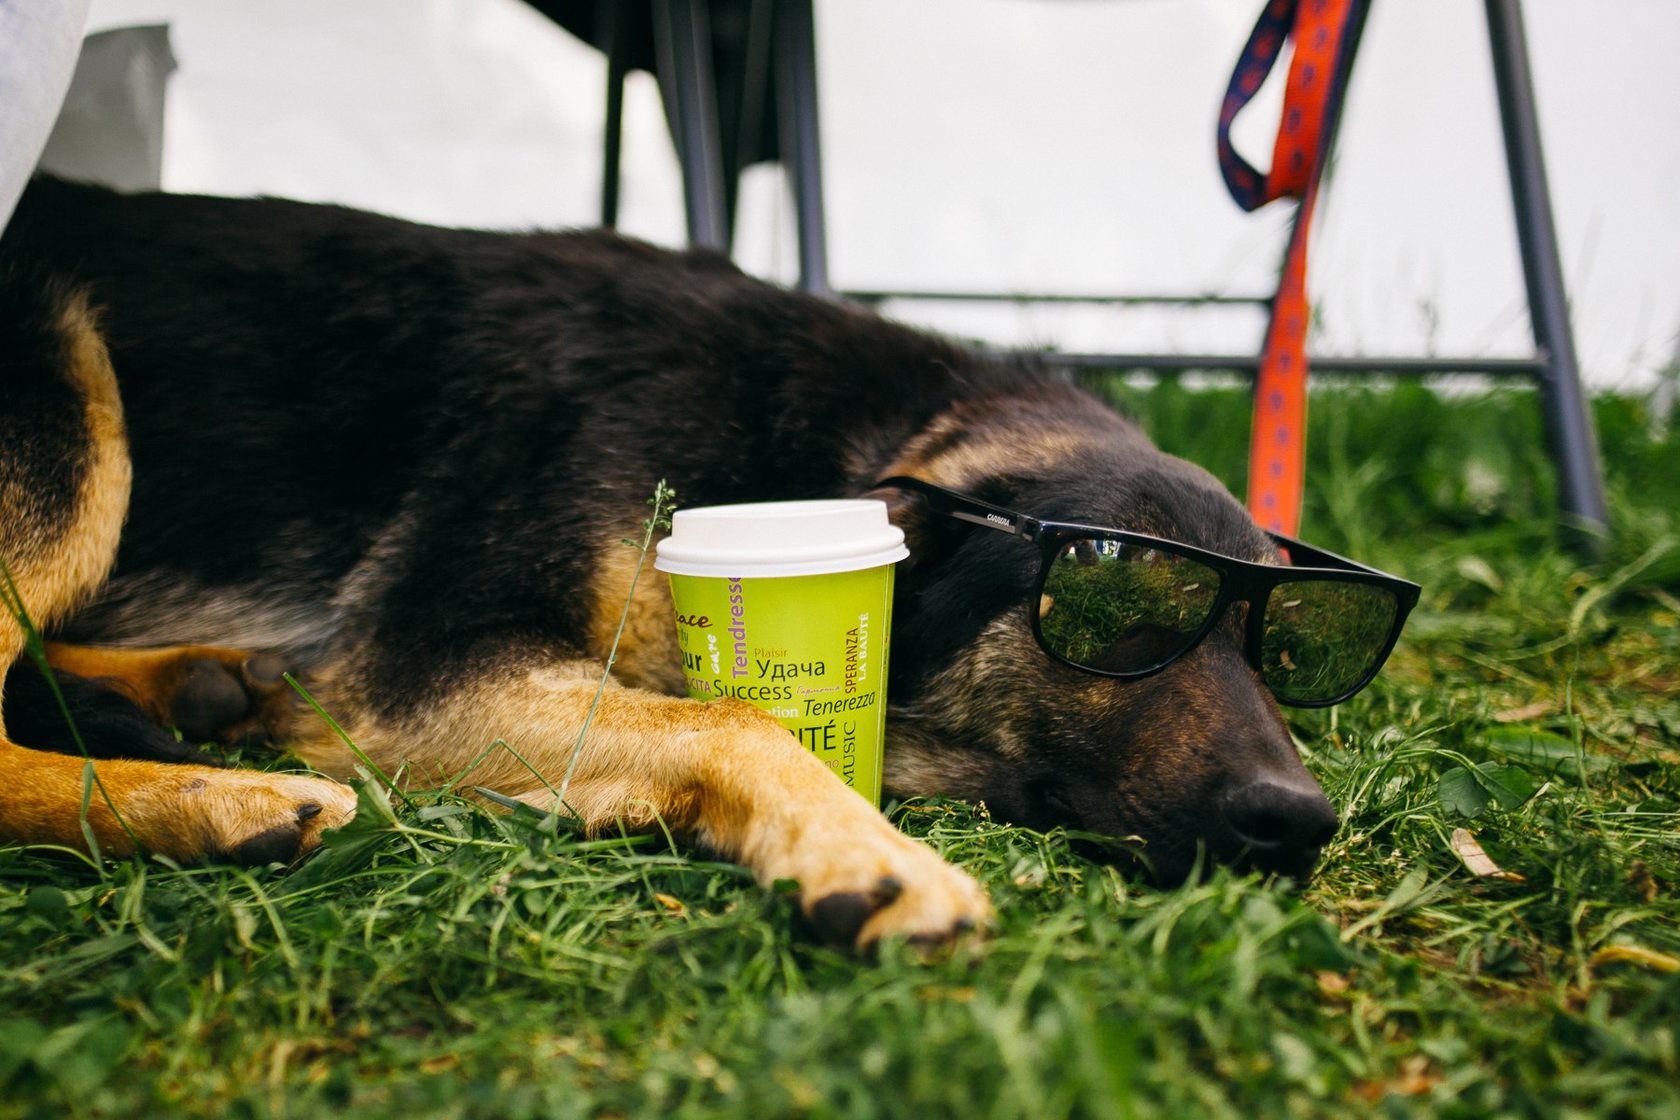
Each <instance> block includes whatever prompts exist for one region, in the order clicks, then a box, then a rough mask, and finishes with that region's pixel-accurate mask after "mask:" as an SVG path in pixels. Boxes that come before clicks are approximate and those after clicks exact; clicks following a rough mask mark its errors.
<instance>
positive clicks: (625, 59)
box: [530, 0, 1608, 551]
mask: <svg viewBox="0 0 1680 1120" xmlns="http://www.w3.org/2000/svg"><path fill="white" fill-rule="evenodd" d="M530 2H531V3H532V4H534V6H536V7H537V8H539V9H541V10H543V11H545V12H547V13H549V14H550V15H552V16H554V18H556V19H558V20H559V21H560V22H562V23H563V24H566V25H567V26H569V27H571V28H572V29H573V30H574V32H577V33H580V34H581V35H582V37H583V38H585V39H587V40H589V41H591V42H594V43H595V44H596V45H597V46H599V47H601V49H603V50H604V51H606V52H607V54H608V58H609V77H608V90H607V106H608V110H607V136H606V153H605V154H606V159H605V163H604V166H605V176H604V182H603V190H602V221H603V223H604V224H607V225H612V224H613V223H614V220H615V218H616V201H615V200H616V196H617V182H618V157H617V153H618V137H619V127H620V125H619V122H620V119H621V118H620V113H621V106H622V89H623V80H624V75H625V73H626V72H627V70H628V69H629V68H631V67H632V66H633V65H641V66H645V67H646V68H649V69H652V70H654V72H655V73H656V75H657V76H658V78H659V81H660V88H661V92H662V94H663V96H664V99H665V103H666V109H667V117H668V119H669V120H670V122H671V129H672V135H673V138H674V141H675V146H676V150H677V156H678V160H679V162H680V164H681V167H682V173H683V187H684V197H685V202H686V207H687V216H688V229H689V236H690V240H691V242H693V243H694V244H696V245H706V246H711V247H715V248H721V249H727V248H728V246H729V242H730V234H731V230H732V222H733V209H734V185H735V180H736V177H737V176H738V175H739V172H740V171H741V169H742V168H744V167H745V166H747V165H748V164H749V163H752V162H756V161H758V160H761V159H771V158H778V159H780V160H781V161H782V162H783V163H784V165H785V166H786V167H787V168H788V171H789V174H790V178H791V181H792V184H793V188H794V189H793V194H794V205H795V213H796V225H797V231H798V237H799V259H800V267H799V286H800V287H801V288H803V289H804V290H806V291H811V292H818V293H823V294H836V295H840V296H845V297H850V298H857V299H863V300H867V301H870V302H879V301H883V300H887V299H915V300H923V301H930V300H931V301H937V300H965V301H966V300H988V299H990V300H998V301H1008V302H1011V303H1020V302H1028V303H1031V302H1036V301H1044V302H1082V303H1110V302H1132V301H1147V302H1153V303H1168V304H1182V305H1191V304H1197V303H1205V302H1206V301H1207V299H1206V297H1205V296H1201V295H1185V296H1174V295H1166V296H1145V297H1124V296H1121V297H1079V296H1071V297H1070V296H1036V297H1035V296H1031V295H1026V296H1023V295H1021V294H1018V293H997V294H987V293H968V292H939V291H885V290H882V291H869V292H838V293H836V292H834V290H833V288H832V287H831V285H830V283H829V279H828V274H827V259H828V256H827V243H826V233H825V223H824V215H823V196H822V177H821V143H820V138H819V134H818V120H817V82H816V50H815V42H814V39H815V34H814V22H813V18H812V6H811V0H648V3H647V6H646V7H645V8H644V7H643V6H642V4H640V3H632V2H625V3H618V2H615V0H530ZM1301 2H1302V3H1306V4H1311V3H1314V2H1315V0H1301ZM1319 2H1321V0H1319ZM1280 3H1281V4H1283V5H1284V6H1286V7H1288V8H1290V9H1291V10H1293V8H1294V6H1295V5H1294V3H1293V0H1273V6H1276V5H1278V4H1280ZM1484 5H1485V8H1486V13H1487V24H1488V41H1489V47H1490V50H1491V54H1492V60H1493V71H1494V79H1495V87H1496V92H1497V95H1498V100H1499V109H1500V120H1501V125H1502V129H1503V132H1504V139H1505V155H1506V164H1507V168H1508V171H1509V177H1510V184H1511V191H1512V199H1513V202H1514V204H1515V213H1516V224H1517V239H1518V244H1519V247H1520V249H1521V253H1522V262H1523V276H1524V281H1525V286H1526V290H1527V296H1528V305H1529V319H1530V324H1531V327H1532V334H1533V337H1534V344H1535V346H1534V353H1533V354H1532V355H1531V356H1528V357H1522V358H1452V357H1445V358H1441V357H1432V358H1418V357H1380V356H1376V357H1344V358H1315V359H1313V360H1312V363H1311V364H1312V366H1313V367H1314V368H1316V369H1318V370H1320V371H1322V372H1325V373H1336V374H1387V375H1394V376H1403V377H1405V376H1421V375H1429V374H1444V373H1471V374H1483V375H1488V376H1492V377H1497V378H1526V379H1528V380H1530V381H1532V382H1534V383H1535V385H1536V386H1537V388H1538V390H1539V393H1538V395H1539V404H1540V408H1541V411H1542V413H1543V416H1544V421H1545V423H1544V430H1545V434H1546V441H1547V448H1548V451H1549V453H1550V455H1551V457H1552V460H1553V462H1554V464H1555V466H1556V469H1557V472H1558V505H1559V510H1560V513H1561V515H1562V519H1563V522H1564V524H1565V527H1566V528H1567V529H1569V530H1570V531H1571V533H1572V536H1573V537H1574V539H1575V540H1576V541H1577V542H1579V543H1580V544H1581V545H1582V546H1583V547H1585V548H1587V549H1589V550H1593V551H1596V550H1598V549H1601V548H1602V547H1603V544H1604V542H1605V541H1606V540H1607V539H1608V517H1607V514H1606V508H1605V499H1604V486H1603V481H1602V478H1601V474H1600V468H1599V460H1598V451H1597V445H1596V440H1595V438H1594V435H1593V430H1592V423H1591V418H1590V416H1589V414H1588V411H1587V404H1586V398H1585V394H1584V393H1583V391H1582V387H1581V380H1580V373H1579V367H1578V364H1577V361H1576V354H1575V343H1574V337H1573V332H1572V329H1571V326H1570V321H1569V313H1568V303H1567V300H1566V298H1565V294H1564V286H1563V269H1562V265H1561V261H1560V257H1559V253H1558V242H1557V231H1556V227H1555V225H1554V223H1553V220H1552V207H1551V198H1550V192H1549V190H1548V187H1547V183H1546V174H1545V164H1544V159H1543V157H1542V153H1541V146H1540V130H1539V123H1538V120H1537V116H1536V112H1535V100H1534V88H1533V76H1532V72H1531V70H1530V65H1529V54H1528V45H1527V38H1526V34H1525V32H1524V27H1523V20H1522V11H1521V7H1520V2H1519V0H1484ZM586 7H587V8H591V16H592V18H588V19H585V18H583V9H584V8H586ZM1346 8H1347V13H1346V24H1345V27H1344V30H1343V32H1342V49H1341V50H1340V52H1339V54H1338V56H1337V62H1336V66H1335V74H1334V93H1333V94H1332V99H1331V106H1330V109H1329V116H1328V119H1327V121H1326V126H1325V128H1324V130H1323V132H1322V133H1321V140H1320V143H1321V145H1322V151H1324V152H1327V151H1328V150H1329V147H1330V145H1332V144H1333V142H1334V135H1335V131H1336V124H1337V123H1338V119H1339V116H1340V106H1341V97H1340V94H1341V91H1343V90H1345V89H1346V86H1347V81H1348V78H1349V75H1350V74H1351V72H1352V67H1353V62H1354V58H1355V56H1356V54H1357V49H1358V45H1359V41H1360V38H1361V36H1362V33H1363V31H1364V27H1365V22H1366V16H1367V14H1368V12H1369V9H1370V0H1346ZM562 9H565V10H564V11H562ZM643 17H645V18H643ZM585 25H587V26H585ZM720 26H721V27H723V28H725V30H724V32H723V33H722V34H720V33H719V28H720ZM580 28H581V30H580ZM638 35H640V36H645V37H646V38H650V39H651V41H652V50H651V52H650V51H649V50H648V49H647V46H646V41H645V39H638V38H636V36H638ZM650 54H651V57H648V56H649V55H650ZM719 59H723V60H724V61H723V62H722V63H718V64H717V65H714V63H717V60H719ZM772 86H773V89H774V96H773V97H772V96H771V89H772ZM720 90H726V91H727V94H728V95H727V96H726V97H724V98H722V99H721V100H722V101H723V102H724V104H723V106H722V107H723V108H726V109H728V110H729V113H730V115H729V116H727V117H724V116H720V97H719V91H720ZM726 123H727V124H729V125H730V126H731V127H732V129H733V133H732V134H731V132H730V131H729V130H727V129H725V127H724V125H725V124H726ZM731 135H733V139H732V140H731V139H730V137H731ZM766 135H768V136H770V137H771V140H770V141H769V142H766V141H765V140H764V137H765V136H766ZM1307 212H1308V211H1307V208H1301V209H1300V210H1298V212H1297V221H1298V222H1299V220H1300V218H1301V216H1302V215H1303V214H1306V213H1307ZM1228 301H1232V302H1247V301H1244V300H1242V299H1241V297H1234V298H1230V299H1229V300H1228ZM1268 302H1271V301H1268ZM1045 359H1046V360H1047V361H1049V362H1052V363H1054V364H1056V365H1059V366H1062V367H1066V368H1068V369H1070V370H1072V371H1075V372H1078V371H1087V372H1089V371H1096V370H1127V371H1130V370H1144V371H1156V372H1164V373H1174V372H1183V371H1191V370H1227V371H1234V372H1239V373H1248V374H1251V375H1256V376H1258V375H1259V373H1260V370H1261V366H1262V357H1261V356H1259V355H1253V354H1136V353H1132V354H1128V353H1116V354H1083V353H1062V352H1050V353H1047V354H1046V355H1045Z"/></svg>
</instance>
